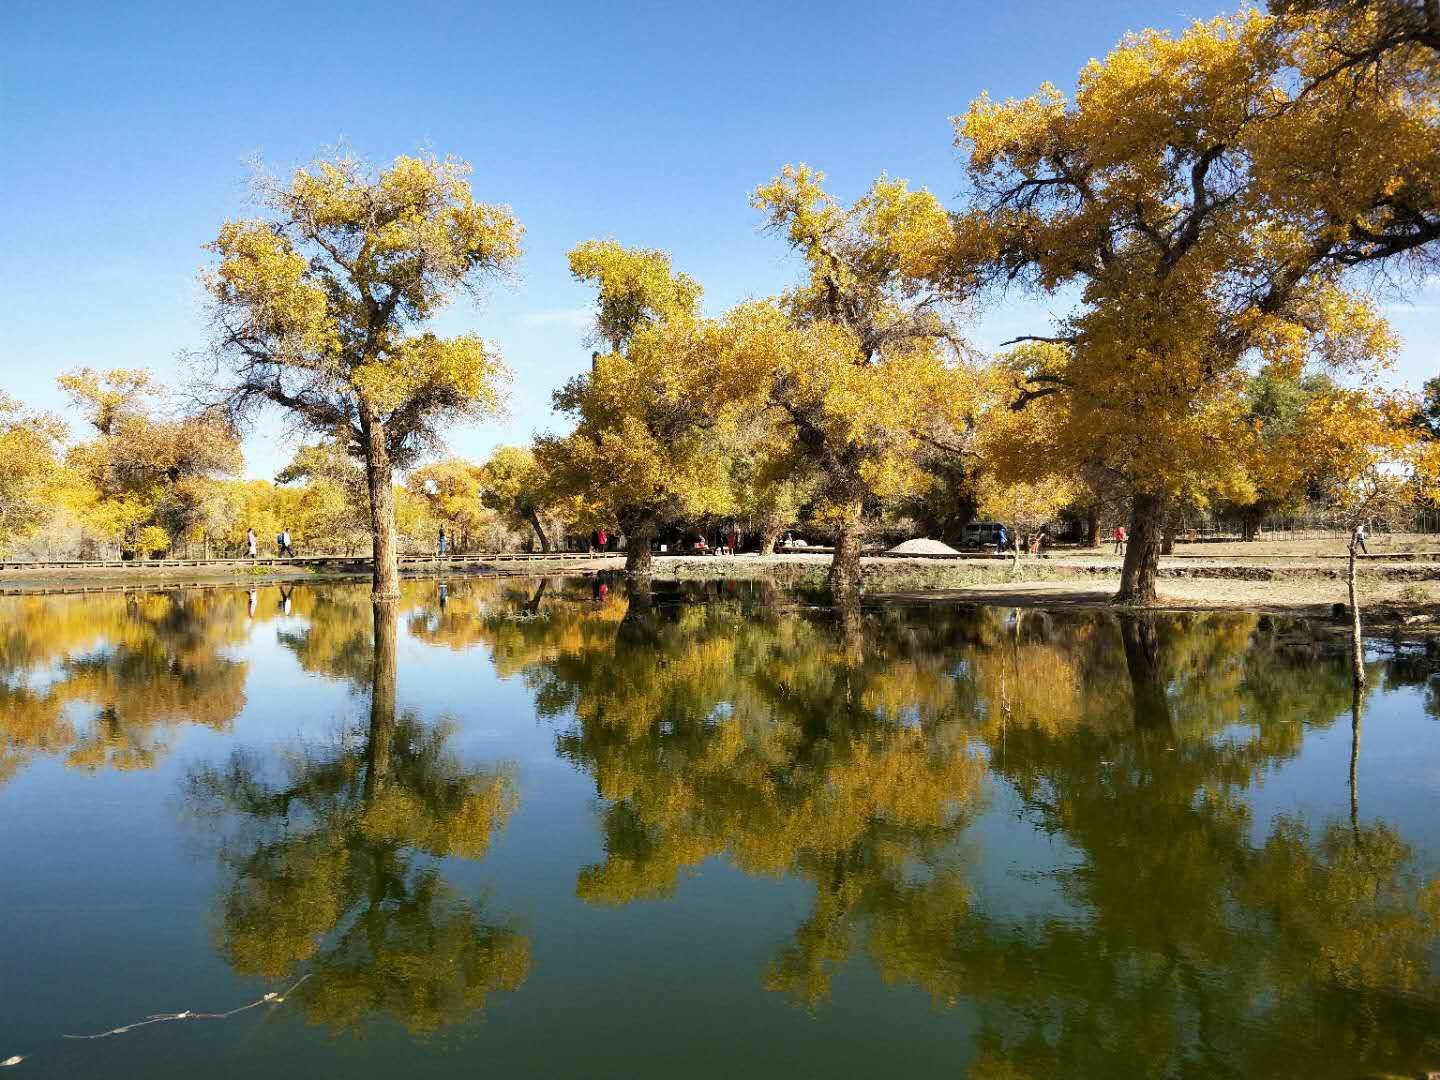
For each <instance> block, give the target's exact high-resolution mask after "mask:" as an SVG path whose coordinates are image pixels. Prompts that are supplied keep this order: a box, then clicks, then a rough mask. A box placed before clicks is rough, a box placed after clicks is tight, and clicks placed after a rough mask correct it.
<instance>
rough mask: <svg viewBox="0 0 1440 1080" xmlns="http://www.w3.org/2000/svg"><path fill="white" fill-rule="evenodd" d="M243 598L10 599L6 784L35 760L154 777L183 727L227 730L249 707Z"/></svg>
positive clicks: (4, 702)
mask: <svg viewBox="0 0 1440 1080" xmlns="http://www.w3.org/2000/svg"><path fill="white" fill-rule="evenodd" d="M245 607H246V597H245V594H244V593H239V592H230V591H226V592H200V593H196V592H180V591H166V592H149V593H124V594H119V593H108V594H101V595H97V596H87V597H85V598H84V600H83V602H80V601H79V600H77V598H75V597H70V596H53V595H52V596H45V595H35V596H18V597H11V598H7V600H6V611H5V618H4V619H3V620H0V783H4V782H5V781H6V780H8V779H10V778H11V777H13V776H14V775H16V774H17V773H18V772H19V771H20V770H22V769H23V768H24V767H25V766H26V765H27V764H28V763H29V762H30V761H32V760H33V759H34V758H35V757H36V756H58V757H62V758H63V759H64V761H65V763H66V764H67V765H69V766H71V767H73V768H81V769H102V768H104V769H147V768H150V767H152V766H153V765H154V764H155V763H156V762H157V761H158V760H159V759H160V758H161V757H162V756H163V755H164V754H165V752H166V751H167V749H168V747H169V741H170V735H171V733H172V732H173V731H174V729H175V728H176V727H177V726H179V725H181V724H186V723H190V724H200V725H203V726H205V727H210V728H215V729H224V728H226V727H228V726H229V724H230V722H231V721H232V720H233V719H234V718H235V716H236V715H237V714H238V713H239V712H240V710H241V708H242V707H243V706H244V704H245V679H246V674H247V667H246V665H245V663H244V662H243V661H239V660H235V659H233V658H231V657H229V656H227V655H226V653H225V650H226V649H227V648H228V647H229V646H232V645H234V644H236V643H237V642H239V641H241V640H243V638H244V636H245V632H246V628H245V622H244V614H245Z"/></svg>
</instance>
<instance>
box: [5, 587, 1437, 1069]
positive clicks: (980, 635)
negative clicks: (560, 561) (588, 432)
mask: <svg viewBox="0 0 1440 1080" xmlns="http://www.w3.org/2000/svg"><path fill="white" fill-rule="evenodd" d="M368 593H369V590H368V585H359V584H349V583H345V584H327V585H316V586H306V585H301V586H296V587H294V588H293V589H290V588H287V589H285V590H281V589H279V588H276V587H274V586H270V587H265V588H259V589H257V590H255V591H253V592H249V591H247V590H245V589H243V588H239V589H232V588H228V587H227V588H223V589H206V590H178V589H177V590H156V591H153V592H142V593H130V594H121V593H98V594H90V595H83V596H82V595H68V596H67V595H55V596H39V595H32V596H9V597H0V1060H4V1059H5V1058H7V1057H9V1056H10V1055H12V1054H15V1055H22V1056H23V1057H24V1059H25V1060H23V1061H22V1062H21V1063H20V1064H19V1065H18V1066H16V1067H15V1068H14V1069H13V1072H11V1071H8V1070H7V1072H6V1073H5V1074H0V1075H3V1076H5V1077H6V1078H7V1080H9V1077H10V1076H12V1075H13V1076H14V1077H15V1080H21V1078H23V1077H26V1076H34V1077H41V1076H45V1077H50V1076H55V1077H92V1076H93V1077H129V1076H134V1077H147V1078H154V1077H186V1078H191V1077H195V1076H204V1077H206V1078H207V1080H218V1078H222V1077H244V1078H247V1080H253V1078H257V1077H275V1078H282V1077H307V1078H319V1077H330V1076H346V1077H387V1078H393V1077H396V1076H403V1077H406V1078H411V1077H432V1076H433V1077H462V1076H463V1077H471V1076H493V1077H523V1076H537V1077H540V1076H543V1077H645V1078H648V1077H686V1078H692V1077H725V1078H732V1077H735V1076H745V1077H747V1078H761V1077H770V1076H777V1077H778V1076H785V1077H795V1076H835V1077H875V1076H891V1075H893V1076H904V1077H949V1078H955V1077H974V1078H987V1080H1001V1078H1005V1080H1018V1078H1022V1077H1027V1078H1035V1080H1040V1078H1047V1080H1048V1078H1065V1080H1078V1078H1082V1077H1084V1078H1089V1077H1096V1078H1099V1077H1105V1078H1112V1077H1132V1076H1134V1077H1166V1078H1169V1077H1197V1078H1199V1077H1204V1078H1207V1080H1209V1078H1215V1077H1245V1078H1253V1077H1343V1078H1352V1077H1358V1076H1363V1075H1367V1074H1370V1073H1398V1074H1402V1075H1413V1074H1415V1073H1417V1072H1420V1071H1422V1070H1424V1069H1440V720H1437V716H1440V681H1432V673H1433V672H1434V671H1435V667H1434V663H1433V661H1432V660H1427V658H1426V656H1425V654H1424V652H1423V650H1419V649H1415V650H1412V651H1408V652H1407V651H1406V650H1404V649H1402V648H1398V647H1386V648H1385V649H1383V650H1380V649H1377V650H1374V651H1372V652H1371V661H1372V662H1371V671H1370V685H1369V688H1368V690H1367V692H1366V694H1365V696H1364V699H1363V701H1362V702H1361V703H1360V704H1359V707H1358V713H1357V711H1356V710H1354V709H1352V705H1353V701H1352V693H1351V689H1350V683H1349V676H1348V670H1347V663H1346V659H1345V655H1344V648H1343V644H1342V643H1329V644H1327V643H1325V642H1324V641H1322V640H1320V639H1319V638H1318V637H1317V636H1316V634H1314V633H1312V632H1310V630H1309V629H1308V628H1307V627H1306V626H1305V625H1304V624H1301V623H1297V622H1294V621H1291V620H1287V619H1282V618H1267V617H1262V616H1257V615H1249V614H1226V615H1171V616H1152V617H1146V618H1136V617H1126V618H1121V617H1119V616H1117V615H1115V614H1112V613H1110V612H1097V611H1084V610H1055V611H1040V610H1033V609H1032V610H1026V611H1016V610H1014V609H1003V608H995V607H964V606H941V605H933V606H898V605H897V606H883V605H881V606H874V607H870V608H867V609H866V610H865V611H864V613H863V615H862V616H861V617H860V618H859V619H858V620H857V619H840V618H837V617H836V616H835V615H834V613H832V612H830V611H828V610H826V609H824V608H822V607H816V606H811V605H808V604H806V603H805V602H804V601H803V600H801V599H798V598H796V597H794V596H790V595H787V594H784V593H778V592H776V591H775V590H773V589H768V588H765V587H762V586H758V585H754V584H738V583H723V584H718V585H717V584H710V585H709V586H707V587H704V588H701V587H696V588H694V589H687V590H681V591H672V592H657V593H656V597H655V601H656V602H655V605H654V606H653V608H642V607H641V606H640V605H638V604H637V605H634V606H633V607H632V605H630V604H629V603H628V602H627V599H626V597H625V595H624V591H623V589H622V588H621V587H619V586H618V585H611V586H609V587H608V588H606V589H604V590H602V589H601V588H600V587H599V586H598V585H597V584H596V583H594V582H592V581H588V580H584V579H567V580H553V581H548V582H540V581H538V580H525V579H508V580H493V579H491V580H484V579H477V578H468V579H467V578H460V579H452V580H450V581H449V582H448V583H439V582H436V581H407V582H406V583H405V585H404V595H403V597H402V599H401V601H400V602H399V603H398V604H395V605H386V606H382V607H378V608H377V607H375V606H373V605H372V604H371V603H370V600H369V595H368ZM266 994H275V995H277V997H276V998H274V999H271V1000H264V995H266ZM252 1005H253V1007H250V1008H242V1007H243V1006H252ZM186 1012H189V1013H199V1014H213V1015H200V1016H190V1017H182V1018H178V1019H168V1018H165V1016H163V1015H160V1014H166V1015H168V1016H174V1014H178V1013H186ZM221 1014H228V1015H221ZM150 1017H157V1018H156V1019H155V1020H154V1021H153V1022H151V1023H147V1024H142V1025H140V1026H130V1025H136V1024H137V1022H140V1021H144V1020H146V1019H147V1018H150ZM119 1028H126V1029H127V1030H122V1031H119V1032H117V1033H114V1034H109V1035H104V1037H99V1038H87V1039H79V1038H66V1037H65V1036H84V1035H91V1036H94V1035H102V1034H103V1033H106V1032H114V1031H115V1029H119Z"/></svg>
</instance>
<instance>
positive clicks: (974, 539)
mask: <svg viewBox="0 0 1440 1080" xmlns="http://www.w3.org/2000/svg"><path fill="white" fill-rule="evenodd" d="M1002 527H1003V526H1001V524H1000V522H998V521H972V522H971V523H970V524H969V525H966V526H965V528H963V529H962V530H960V546H961V547H962V548H976V549H983V548H993V547H994V546H995V545H996V544H998V543H999V542H1000V530H1001V528H1002ZM1005 535H1006V536H1007V537H1008V536H1009V535H1010V530H1009V529H1006V530H1005Z"/></svg>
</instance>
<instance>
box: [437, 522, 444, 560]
mask: <svg viewBox="0 0 1440 1080" xmlns="http://www.w3.org/2000/svg"><path fill="white" fill-rule="evenodd" d="M435 549H436V551H437V553H438V554H439V555H440V558H442V559H443V558H444V557H445V526H444V525H441V526H440V539H439V540H438V541H437V542H436V545H435Z"/></svg>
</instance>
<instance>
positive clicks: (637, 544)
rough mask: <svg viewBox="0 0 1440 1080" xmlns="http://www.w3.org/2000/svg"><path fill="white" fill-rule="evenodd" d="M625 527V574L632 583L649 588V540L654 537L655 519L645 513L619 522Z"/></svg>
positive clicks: (650, 564) (652, 570)
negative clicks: (627, 520)
mask: <svg viewBox="0 0 1440 1080" xmlns="http://www.w3.org/2000/svg"><path fill="white" fill-rule="evenodd" d="M621 525H622V526H623V527H624V529H625V576H626V577H627V578H629V579H630V581H631V583H632V584H638V585H641V586H643V587H644V588H645V589H646V590H649V588H650V578H651V575H652V574H653V573H654V568H653V566H652V560H651V556H650V542H651V541H652V540H654V539H655V531H656V530H655V519H654V518H653V517H652V516H650V515H648V514H646V515H643V516H639V517H635V518H632V519H631V520H630V521H629V522H621Z"/></svg>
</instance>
